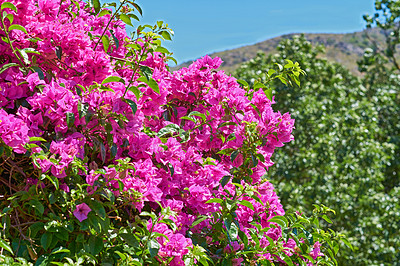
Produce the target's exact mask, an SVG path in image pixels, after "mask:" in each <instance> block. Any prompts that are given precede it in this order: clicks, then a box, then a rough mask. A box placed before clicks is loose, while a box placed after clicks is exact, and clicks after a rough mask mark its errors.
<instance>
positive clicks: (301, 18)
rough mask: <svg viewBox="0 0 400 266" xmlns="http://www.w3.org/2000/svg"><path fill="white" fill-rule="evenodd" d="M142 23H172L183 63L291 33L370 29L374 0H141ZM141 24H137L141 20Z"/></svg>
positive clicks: (176, 49)
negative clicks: (367, 20)
mask: <svg viewBox="0 0 400 266" xmlns="http://www.w3.org/2000/svg"><path fill="white" fill-rule="evenodd" d="M136 2H137V3H138V4H139V5H140V6H141V7H142V9H143V17H142V20H141V22H140V24H154V23H155V22H156V21H157V20H163V21H164V22H166V23H168V25H169V26H170V28H172V29H173V30H174V32H175V36H174V38H173V41H172V42H166V43H165V46H166V47H167V48H168V49H169V50H170V51H172V52H173V53H174V57H175V58H176V59H177V60H178V64H180V63H182V62H185V61H189V60H193V59H196V58H199V57H201V56H204V55H206V54H210V53H213V52H218V51H223V50H227V49H232V48H237V47H240V46H244V45H248V44H254V43H257V42H260V41H263V40H266V39H269V38H273V37H276V36H279V35H281V34H286V33H300V32H307V33H312V32H314V33H346V32H353V31H360V30H362V29H364V25H365V24H364V22H363V20H362V15H363V14H365V13H369V14H372V13H373V11H374V0H334V1H333V0H281V1H271V0H247V1H237V0H202V1H193V0H137V1H136ZM137 24H138V23H135V24H134V25H137Z"/></svg>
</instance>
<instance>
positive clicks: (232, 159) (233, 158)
mask: <svg viewBox="0 0 400 266" xmlns="http://www.w3.org/2000/svg"><path fill="white" fill-rule="evenodd" d="M238 155H239V150H236V151H234V152H232V153H231V162H233V161H234V160H235V159H236V157H237V156H238Z"/></svg>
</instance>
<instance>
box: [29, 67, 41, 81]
mask: <svg viewBox="0 0 400 266" xmlns="http://www.w3.org/2000/svg"><path fill="white" fill-rule="evenodd" d="M32 68H33V70H35V72H36V73H38V76H39V79H41V80H44V73H43V71H42V69H41V68H40V67H37V66H33V67H32Z"/></svg>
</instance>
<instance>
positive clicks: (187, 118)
mask: <svg viewBox="0 0 400 266" xmlns="http://www.w3.org/2000/svg"><path fill="white" fill-rule="evenodd" d="M180 119H183V120H189V121H192V122H193V123H196V119H194V118H193V117H190V116H182V117H181V118H180Z"/></svg>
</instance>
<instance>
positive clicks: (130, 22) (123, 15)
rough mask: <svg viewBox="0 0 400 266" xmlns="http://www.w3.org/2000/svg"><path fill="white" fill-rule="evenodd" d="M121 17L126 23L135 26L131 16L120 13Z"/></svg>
mask: <svg viewBox="0 0 400 266" xmlns="http://www.w3.org/2000/svg"><path fill="white" fill-rule="evenodd" d="M119 18H120V19H121V20H122V21H123V22H125V24H127V25H129V26H132V27H133V24H132V21H131V18H130V17H129V16H128V15H125V14H121V15H119Z"/></svg>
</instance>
